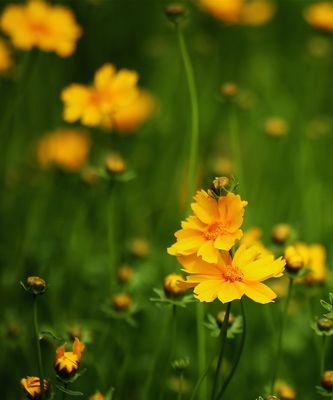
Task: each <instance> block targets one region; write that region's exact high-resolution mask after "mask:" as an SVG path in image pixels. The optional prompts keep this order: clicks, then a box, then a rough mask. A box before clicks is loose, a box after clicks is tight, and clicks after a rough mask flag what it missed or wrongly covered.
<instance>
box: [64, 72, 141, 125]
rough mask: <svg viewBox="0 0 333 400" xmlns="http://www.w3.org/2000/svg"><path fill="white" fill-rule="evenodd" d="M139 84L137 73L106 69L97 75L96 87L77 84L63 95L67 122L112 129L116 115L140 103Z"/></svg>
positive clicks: (65, 90) (68, 88)
mask: <svg viewBox="0 0 333 400" xmlns="http://www.w3.org/2000/svg"><path fill="white" fill-rule="evenodd" d="M137 81H138V74H137V73H136V72H134V71H129V70H127V69H121V70H119V71H117V70H116V68H115V67H114V66H113V65H112V64H105V65H103V66H102V67H101V68H99V69H98V70H97V71H96V73H95V77H94V82H93V85H92V86H86V85H82V84H78V83H73V84H71V85H70V86H68V87H67V88H65V89H64V90H63V91H62V93H61V99H62V101H63V102H64V119H65V121H67V122H75V121H81V123H82V124H83V125H87V126H100V127H104V128H111V127H112V126H113V125H114V123H115V116H116V113H117V112H118V111H119V110H122V109H124V108H126V107H129V106H130V105H131V104H132V103H133V102H134V101H136V100H137V98H138V96H139V94H138V93H139V92H138V88H137V86H136V84H137Z"/></svg>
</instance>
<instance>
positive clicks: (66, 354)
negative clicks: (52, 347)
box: [54, 338, 85, 378]
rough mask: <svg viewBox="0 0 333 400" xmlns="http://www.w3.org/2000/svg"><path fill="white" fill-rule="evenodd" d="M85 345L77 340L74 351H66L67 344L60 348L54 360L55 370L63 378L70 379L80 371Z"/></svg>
mask: <svg viewBox="0 0 333 400" xmlns="http://www.w3.org/2000/svg"><path fill="white" fill-rule="evenodd" d="M84 349H85V345H84V344H83V343H81V342H80V340H79V339H78V338H75V340H74V343H73V350H72V351H66V344H63V345H62V346H60V347H58V348H57V350H56V356H55V360H54V369H55V370H56V372H57V374H58V375H59V376H61V377H62V378H70V377H71V376H72V375H73V374H74V373H75V372H77V370H78V369H79V366H80V362H81V359H82V355H83V352H84Z"/></svg>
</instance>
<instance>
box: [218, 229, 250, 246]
mask: <svg viewBox="0 0 333 400" xmlns="http://www.w3.org/2000/svg"><path fill="white" fill-rule="evenodd" d="M242 236H243V232H242V231H241V230H240V229H238V230H237V231H236V232H232V233H225V234H223V235H219V236H218V237H217V238H216V239H215V242H214V246H215V247H216V248H217V249H220V250H227V251H228V250H230V249H231V247H232V246H233V245H234V244H235V242H236V240H239V239H241V238H242Z"/></svg>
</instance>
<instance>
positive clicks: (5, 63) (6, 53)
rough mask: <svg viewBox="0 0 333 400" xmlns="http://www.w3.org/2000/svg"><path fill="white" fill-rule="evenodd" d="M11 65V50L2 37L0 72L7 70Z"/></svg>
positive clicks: (0, 43) (0, 42)
mask: <svg viewBox="0 0 333 400" xmlns="http://www.w3.org/2000/svg"><path fill="white" fill-rule="evenodd" d="M12 65H13V59H12V55H11V52H10V50H9V48H8V46H7V44H6V42H5V41H4V40H3V39H0V72H5V71H8V70H9V68H10V67H11V66H12Z"/></svg>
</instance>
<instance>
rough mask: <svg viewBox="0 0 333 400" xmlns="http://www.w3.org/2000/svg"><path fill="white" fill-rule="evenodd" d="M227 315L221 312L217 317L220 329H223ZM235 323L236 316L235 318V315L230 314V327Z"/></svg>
mask: <svg viewBox="0 0 333 400" xmlns="http://www.w3.org/2000/svg"><path fill="white" fill-rule="evenodd" d="M225 314H226V312H225V311H220V312H219V313H218V314H217V315H216V322H217V324H218V326H219V327H220V328H222V325H223V321H224V318H225ZM234 322H235V316H234V314H232V313H230V314H229V321H228V327H230V326H232V325H233V323H234Z"/></svg>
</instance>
